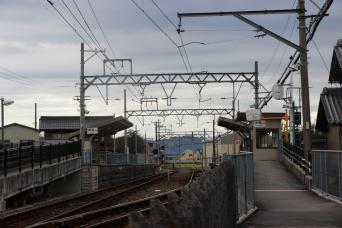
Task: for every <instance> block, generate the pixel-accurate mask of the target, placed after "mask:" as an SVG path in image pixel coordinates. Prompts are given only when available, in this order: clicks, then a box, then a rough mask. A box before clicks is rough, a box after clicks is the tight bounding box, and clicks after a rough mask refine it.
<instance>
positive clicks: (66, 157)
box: [63, 142, 68, 160]
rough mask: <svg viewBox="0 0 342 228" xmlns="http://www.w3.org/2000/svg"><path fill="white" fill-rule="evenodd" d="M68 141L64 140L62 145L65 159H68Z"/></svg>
mask: <svg viewBox="0 0 342 228" xmlns="http://www.w3.org/2000/svg"><path fill="white" fill-rule="evenodd" d="M67 147H68V143H67V142H66V143H65V144H64V145H63V150H65V160H68V150H67V149H68V148H67Z"/></svg>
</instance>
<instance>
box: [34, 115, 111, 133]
mask: <svg viewBox="0 0 342 228" xmlns="http://www.w3.org/2000/svg"><path fill="white" fill-rule="evenodd" d="M113 118H114V117H113V116H86V117H85V122H86V127H91V126H94V125H99V124H101V123H104V122H107V121H112V120H113ZM39 129H40V130H41V131H46V130H66V131H67V130H70V131H75V130H77V129H80V116H41V117H40V119H39Z"/></svg>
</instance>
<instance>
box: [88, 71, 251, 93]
mask: <svg viewBox="0 0 342 228" xmlns="http://www.w3.org/2000/svg"><path fill="white" fill-rule="evenodd" d="M254 77H255V72H230V73H209V72H199V73H160V74H124V75H115V74H114V75H101V76H100V75H98V76H84V80H85V82H84V84H85V89H87V88H88V87H89V86H91V85H94V86H104V85H140V86H144V85H151V84H168V83H174V84H175V83H188V84H207V83H223V82H226V83H236V82H249V83H251V84H252V85H254Z"/></svg>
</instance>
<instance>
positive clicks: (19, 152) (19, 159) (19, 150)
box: [18, 146, 22, 173]
mask: <svg viewBox="0 0 342 228" xmlns="http://www.w3.org/2000/svg"><path fill="white" fill-rule="evenodd" d="M21 152H22V151H21V146H19V149H18V154H19V158H18V163H19V164H18V167H19V173H21Z"/></svg>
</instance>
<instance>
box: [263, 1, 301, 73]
mask: <svg viewBox="0 0 342 228" xmlns="http://www.w3.org/2000/svg"><path fill="white" fill-rule="evenodd" d="M296 1H297V0H294V1H293V3H292V7H291V8H293V7H294V5H295V4H296ZM290 18H291V15H290V14H289V15H288V17H287V20H286V23H285V25H284V28H283V31H282V33H281V36H283V35H284V34H285V31H286V29H287V26H288V24H289V21H290ZM280 43H281V42H280V41H278V43H277V46H276V48H275V49H274V51H273V53H272V56H271V58H270V60H269V62H268V63H267V65H266V67H265V70H264V74H266V72H267V71H268V69H269V68H270V66H271V64H272V62H273V59H274V56H275V54H276V53H277V51H278V49H279V47H280Z"/></svg>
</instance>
